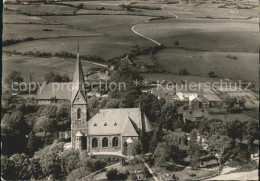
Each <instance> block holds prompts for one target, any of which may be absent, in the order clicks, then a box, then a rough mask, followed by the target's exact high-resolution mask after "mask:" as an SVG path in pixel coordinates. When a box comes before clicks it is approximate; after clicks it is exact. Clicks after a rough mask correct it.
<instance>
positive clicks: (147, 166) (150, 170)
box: [144, 162, 159, 181]
mask: <svg viewBox="0 0 260 181" xmlns="http://www.w3.org/2000/svg"><path fill="white" fill-rule="evenodd" d="M144 165H145V166H146V168H147V169H148V170H149V172H150V174H152V175H153V179H154V180H155V181H159V180H158V178H157V177H156V176H155V175H154V173H153V171H152V169H151V168H150V167H149V165H148V164H147V163H145V162H144Z"/></svg>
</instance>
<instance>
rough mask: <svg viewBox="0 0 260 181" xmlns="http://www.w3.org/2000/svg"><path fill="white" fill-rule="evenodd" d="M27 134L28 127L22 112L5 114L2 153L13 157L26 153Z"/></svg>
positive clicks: (2, 124)
mask: <svg viewBox="0 0 260 181" xmlns="http://www.w3.org/2000/svg"><path fill="white" fill-rule="evenodd" d="M26 134H28V125H27V123H26V121H25V119H24V117H23V113H22V112H21V111H18V110H16V111H13V112H12V114H11V115H10V114H5V115H4V117H3V119H2V121H1V138H2V140H1V141H2V144H3V145H2V146H3V147H2V153H4V154H7V155H11V154H13V153H22V152H25V151H26V138H25V136H26Z"/></svg>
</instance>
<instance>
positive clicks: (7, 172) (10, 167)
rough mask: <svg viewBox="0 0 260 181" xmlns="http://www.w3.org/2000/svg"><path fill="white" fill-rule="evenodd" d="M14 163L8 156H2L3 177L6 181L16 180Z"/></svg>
mask: <svg viewBox="0 0 260 181" xmlns="http://www.w3.org/2000/svg"><path fill="white" fill-rule="evenodd" d="M14 172H15V169H14V163H13V162H12V161H10V160H9V158H8V157H7V156H4V155H1V177H2V178H3V179H6V180H15V179H16V178H15V174H14Z"/></svg>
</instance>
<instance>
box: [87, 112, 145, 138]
mask: <svg viewBox="0 0 260 181" xmlns="http://www.w3.org/2000/svg"><path fill="white" fill-rule="evenodd" d="M143 125H144V126H146V125H148V124H143V123H142V118H141V111H140V108H120V109H100V110H99V113H97V114H96V115H95V116H94V117H92V118H91V119H90V120H89V121H88V133H89V135H111V134H125V135H126V136H138V134H137V131H138V129H143ZM144 130H146V128H144Z"/></svg>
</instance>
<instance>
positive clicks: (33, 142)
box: [27, 130, 38, 156]
mask: <svg viewBox="0 0 260 181" xmlns="http://www.w3.org/2000/svg"><path fill="white" fill-rule="evenodd" d="M37 149H38V144H37V139H36V136H35V132H34V131H33V130H32V131H31V133H30V134H29V137H28V142H27V150H28V153H29V155H30V156H32V155H33V154H34V152H35V151H36V150H37Z"/></svg>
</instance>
